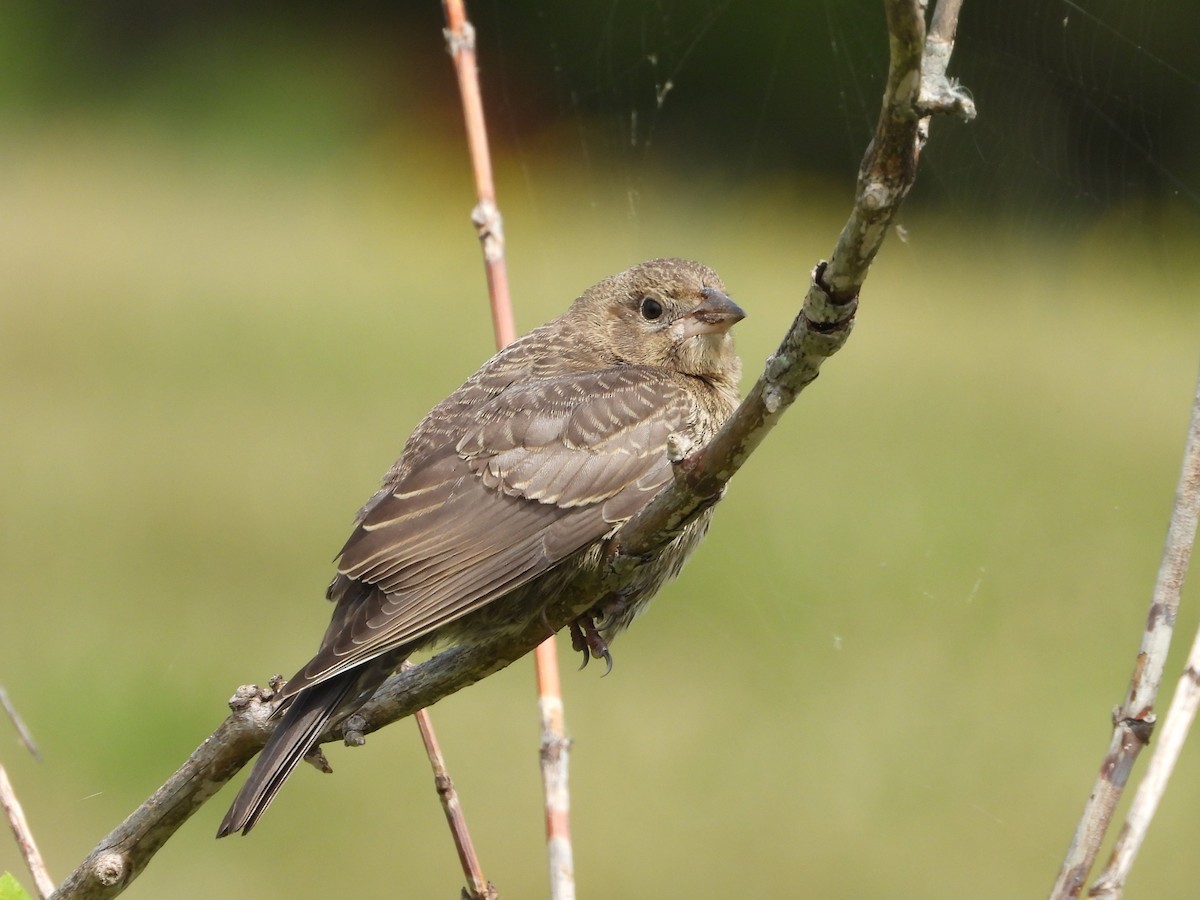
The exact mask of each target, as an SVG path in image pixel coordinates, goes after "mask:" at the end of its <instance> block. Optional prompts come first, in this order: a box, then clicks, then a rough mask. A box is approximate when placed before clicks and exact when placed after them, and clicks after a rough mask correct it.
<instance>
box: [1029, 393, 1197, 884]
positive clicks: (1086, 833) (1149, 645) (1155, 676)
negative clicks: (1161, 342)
mask: <svg viewBox="0 0 1200 900" xmlns="http://www.w3.org/2000/svg"><path fill="white" fill-rule="evenodd" d="M1198 519H1200V382H1197V384H1196V396H1195V399H1194V400H1193V404H1192V420H1191V423H1190V425H1189V427H1188V437H1187V443H1186V444H1185V446H1184V451H1183V464H1182V466H1181V468H1180V472H1179V483H1178V485H1177V487H1176V489H1175V505H1174V507H1173V509H1172V510H1171V523H1170V525H1169V526H1168V528H1167V539H1166V542H1165V544H1164V546H1163V554H1162V560H1161V562H1160V563H1159V567H1158V576H1157V579H1156V580H1155V583H1154V591H1153V593H1152V594H1151V597H1150V611H1149V614H1148V615H1147V617H1146V628H1145V631H1143V632H1142V642H1141V646H1140V647H1139V648H1138V654H1137V657H1136V658H1135V660H1134V663H1133V674H1132V675H1131V676H1130V679H1129V689H1128V691H1127V692H1126V694H1125V699H1124V701H1122V703H1121V705H1120V706H1118V707H1117V708H1116V709H1114V710H1113V715H1112V724H1113V730H1112V736H1111V737H1110V739H1109V744H1108V749H1107V751H1106V752H1105V754H1104V759H1103V761H1102V762H1101V763H1100V772H1099V774H1098V775H1097V776H1096V781H1095V782H1094V784H1093V787H1092V792H1091V794H1090V795H1089V796H1088V800H1087V803H1086V804H1085V805H1084V810H1083V814H1082V815H1081V816H1080V819H1079V824H1078V825H1077V826H1076V827H1075V834H1074V835H1073V836H1072V838H1071V843H1070V845H1069V846H1068V848H1067V854H1066V857H1065V858H1064V859H1063V863H1062V867H1061V868H1060V869H1059V872H1058V878H1057V879H1056V880H1055V882H1054V886H1053V887H1052V888H1051V890H1050V897H1051V900H1066V898H1070V897H1078V896H1079V895H1080V893H1081V892H1082V891H1083V887H1084V883H1085V882H1086V881H1087V877H1088V873H1089V872H1090V871H1091V869H1092V866H1093V865H1094V864H1095V862H1096V856H1097V855H1098V854H1099V852H1100V845H1101V843H1102V842H1103V841H1104V835H1105V833H1106V832H1107V831H1108V826H1109V824H1110V823H1111V822H1112V817H1113V814H1114V813H1115V812H1116V808H1117V803H1118V802H1119V801H1120V799H1121V794H1122V793H1123V792H1124V790H1125V785H1126V784H1127V783H1128V781H1129V774H1130V772H1132V771H1133V765H1134V763H1135V762H1137V758H1138V755H1139V754H1140V753H1141V751H1142V748H1143V747H1145V746H1146V745H1147V744H1149V743H1150V735H1151V734H1152V733H1153V731H1154V726H1155V723H1156V716H1155V713H1154V702H1155V700H1156V699H1157V697H1158V688H1159V685H1160V684H1161V683H1162V677H1163V670H1164V668H1165V667H1166V664H1167V652H1168V651H1169V650H1170V649H1171V636H1172V635H1173V634H1174V631H1175V617H1176V615H1177V614H1178V612H1179V599H1180V592H1181V591H1182V590H1183V581H1184V576H1185V575H1186V574H1187V569H1188V563H1189V561H1190V560H1191V556H1192V548H1193V545H1194V544H1195V542H1196V524H1197V520H1198ZM1196 656H1197V654H1196V652H1195V651H1193V653H1192V656H1191V657H1190V658H1189V661H1188V670H1187V672H1186V673H1185V676H1184V678H1185V683H1186V681H1187V680H1189V679H1194V678H1195V677H1196V672H1195V669H1194V667H1193V660H1194V659H1195V658H1196ZM1188 693H1189V691H1185V690H1181V691H1179V692H1177V697H1176V702H1173V703H1172V708H1173V709H1174V708H1175V707H1176V706H1177V705H1179V704H1182V703H1184V702H1185V700H1186V699H1187V694H1188ZM1193 712H1194V710H1193ZM1187 716H1188V713H1186V711H1182V710H1181V711H1180V712H1178V713H1176V712H1173V713H1172V716H1171V720H1172V724H1171V729H1170V733H1169V740H1168V739H1167V738H1168V736H1167V735H1164V741H1163V746H1160V747H1159V753H1156V754H1155V757H1154V759H1153V760H1151V767H1150V770H1149V771H1147V773H1146V777H1145V779H1144V781H1143V782H1142V786H1141V788H1139V790H1138V793H1137V796H1136V797H1135V798H1134V805H1133V806H1132V807H1131V808H1130V811H1129V819H1128V824H1127V825H1126V828H1125V829H1123V830H1122V833H1121V835H1120V837H1119V838H1118V841H1117V846H1116V847H1115V848H1114V849H1113V858H1112V861H1111V862H1110V864H1109V869H1108V870H1107V871H1106V872H1105V873H1104V874H1102V875H1101V877H1100V879H1099V881H1098V882H1097V884H1096V886H1095V887H1094V888H1093V890H1092V892H1091V895H1092V896H1098V897H1106V898H1112V897H1117V896H1120V892H1121V889H1122V888H1123V887H1124V883H1125V878H1126V877H1127V876H1128V874H1129V867H1130V866H1132V864H1133V856H1134V855H1135V854H1136V852H1137V848H1138V846H1139V845H1140V843H1141V837H1142V835H1143V834H1144V832H1145V830H1146V828H1148V827H1149V824H1150V817H1151V816H1153V814H1154V808H1155V806H1156V805H1157V794H1158V793H1161V791H1162V790H1163V789H1164V788H1165V786H1166V776H1167V775H1169V774H1170V769H1171V766H1172V765H1173V763H1172V762H1171V761H1170V760H1169V758H1168V756H1166V755H1165V754H1164V753H1163V750H1164V746H1165V747H1166V748H1167V752H1168V753H1170V752H1172V751H1173V752H1175V753H1178V749H1179V745H1181V744H1182V742H1183V738H1184V736H1185V735H1186V733H1187V728H1188V725H1189V724H1190V722H1189V721H1188V719H1187ZM1156 792H1157V793H1156ZM1131 827H1132V829H1133V831H1132V832H1131V831H1130V828H1131Z"/></svg>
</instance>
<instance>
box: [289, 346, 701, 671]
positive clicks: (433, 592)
mask: <svg viewBox="0 0 1200 900" xmlns="http://www.w3.org/2000/svg"><path fill="white" fill-rule="evenodd" d="M453 399H454V398H453V397H452V398H451V403H450V404H444V405H443V409H451V408H452V407H453V403H452V401H453ZM693 415H694V407H693V402H692V401H691V399H690V398H689V396H688V394H687V392H686V391H685V390H684V389H683V388H682V387H681V386H680V385H679V384H678V383H677V382H675V381H673V380H671V379H670V378H668V377H667V376H665V375H662V374H659V373H658V372H656V371H655V370H653V369H646V368H642V367H630V366H623V367H615V368H611V369H606V370H602V371H599V372H589V373H581V374H572V375H564V376H557V377H553V378H544V379H539V380H536V381H533V382H530V383H525V384H514V385H510V386H509V387H507V388H506V389H505V390H503V391H502V392H501V393H499V394H498V395H496V396H494V397H492V398H491V399H489V400H488V401H487V402H486V403H484V404H482V405H480V406H478V407H475V408H473V409H471V410H469V415H468V414H466V411H464V412H463V413H460V414H456V415H452V416H451V418H450V422H449V423H448V424H447V425H446V427H445V430H444V431H443V437H444V440H440V441H438V440H434V441H430V440H428V433H426V435H425V436H424V437H425V439H423V440H422V441H421V445H422V451H423V452H422V454H421V458H419V459H415V460H411V461H410V462H411V464H409V465H404V466H403V467H402V469H401V471H402V472H403V474H402V475H401V476H400V478H399V479H398V481H397V482H396V483H395V485H394V486H393V487H392V488H391V490H390V491H387V492H384V493H383V494H382V496H381V497H380V498H379V499H377V500H376V501H374V503H373V505H371V506H370V507H369V508H368V509H367V510H366V511H365V513H364V515H363V518H362V520H361V521H360V522H359V525H358V527H357V528H356V529H355V531H354V533H353V534H352V535H351V537H350V540H349V541H348V542H347V543H346V546H345V547H344V548H343V549H342V552H341V555H340V565H339V567H338V572H339V577H340V579H342V580H343V584H344V585H345V580H349V581H350V582H358V583H359V584H360V585H370V586H373V587H374V588H375V590H362V589H361V588H359V589H357V590H355V591H354V592H353V595H354V596H355V597H357V598H358V599H356V600H354V601H353V604H354V608H352V609H350V608H339V610H338V614H337V616H336V619H337V621H338V626H337V627H336V628H331V629H330V630H329V632H327V634H326V638H325V642H324V644H323V646H322V648H321V650H320V652H319V653H318V654H317V656H316V657H314V659H313V660H312V661H311V662H310V663H309V665H308V666H306V667H305V669H304V670H303V672H302V673H300V676H301V677H300V679H299V680H298V681H297V683H296V686H295V689H296V690H299V689H300V688H302V687H304V686H307V685H308V684H312V683H315V682H318V681H323V680H325V679H326V678H329V677H330V676H332V675H335V674H337V673H338V672H342V671H345V670H346V669H348V668H350V667H352V666H355V665H358V664H360V663H362V662H365V661H366V660H369V659H372V658H374V657H376V656H379V655H380V654H382V653H386V652H388V651H389V650H393V649H396V648H398V647H400V646H402V645H404V644H408V643H411V642H414V641H419V640H420V639H421V638H423V637H425V636H427V635H429V634H430V633H431V632H432V631H434V630H435V629H437V628H439V627H440V626H442V625H445V624H447V623H449V622H452V621H454V620H455V619H458V618H460V617H462V616H464V615H466V614H468V613H470V612H472V611H474V610H476V609H479V608H480V607H481V606H483V605H484V604H486V603H488V602H490V601H492V600H494V599H496V598H497V597H500V596H502V595H503V594H505V593H507V592H508V591H511V590H513V589H515V588H518V587H520V586H522V585H524V584H526V583H528V582H529V581H531V580H532V579H534V578H536V577H537V576H539V575H541V574H542V573H544V572H546V571H548V570H549V569H550V568H552V567H553V566H554V565H556V564H558V563H560V562H562V561H563V560H564V559H566V558H567V557H569V556H571V555H572V554H573V553H575V552H576V551H578V550H580V549H581V548H583V547H586V546H587V545H589V544H591V543H592V542H594V541H596V540H598V539H600V538H602V537H604V536H605V535H606V534H608V533H609V532H611V531H612V530H613V528H614V527H615V526H616V525H618V524H620V523H621V522H624V521H625V520H626V519H628V518H629V517H630V516H632V515H633V514H634V513H636V512H637V511H638V510H639V509H641V507H642V506H643V505H645V503H647V502H648V501H649V500H650V499H651V498H652V497H653V496H654V495H655V494H656V493H657V492H658V491H659V490H660V489H661V488H662V487H663V486H664V485H665V484H666V483H667V482H668V481H669V480H670V478H671V472H670V464H669V463H668V461H667V459H666V455H665V447H666V443H667V437H668V435H670V434H671V433H672V432H676V431H680V430H683V429H686V428H687V427H688V425H689V422H690V421H691V420H692V417H693ZM431 427H433V426H431ZM402 462H403V461H402ZM336 584H337V582H335V585H336ZM345 586H347V587H349V585H345ZM348 596H349V595H348ZM294 680H295V679H294ZM289 687H290V685H289ZM290 692H291V691H289V693H290Z"/></svg>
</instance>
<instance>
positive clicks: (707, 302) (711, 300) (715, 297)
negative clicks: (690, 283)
mask: <svg viewBox="0 0 1200 900" xmlns="http://www.w3.org/2000/svg"><path fill="white" fill-rule="evenodd" d="M700 296H701V297H703V298H704V299H702V300H701V301H700V303H699V305H698V306H697V307H696V308H695V309H693V310H692V311H691V312H690V313H688V314H687V315H686V316H684V317H683V318H682V319H680V320H679V324H680V325H681V326H682V329H681V330H682V332H683V336H684V337H695V336H696V335H698V334H715V333H717V332H725V331H728V330H729V329H730V328H732V327H733V326H734V325H736V324H737V323H738V322H740V321H742V319H744V318H746V313H745V312H743V311H742V308H741V307H740V306H738V305H737V304H736V303H734V302H733V301H732V300H730V299H729V298H728V297H726V296H725V295H724V294H722V293H721V292H720V291H718V290H717V289H716V288H704V289H703V290H702V291H701V292H700Z"/></svg>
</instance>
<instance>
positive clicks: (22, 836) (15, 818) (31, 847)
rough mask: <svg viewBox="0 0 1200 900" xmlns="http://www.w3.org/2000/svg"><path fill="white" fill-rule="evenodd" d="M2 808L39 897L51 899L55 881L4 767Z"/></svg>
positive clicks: (0, 774) (0, 788)
mask: <svg viewBox="0 0 1200 900" xmlns="http://www.w3.org/2000/svg"><path fill="white" fill-rule="evenodd" d="M0 807H3V808H4V814H5V815H6V816H7V817H8V825H9V827H10V828H12V832H13V837H15V838H16V839H17V848H18V849H19V850H20V851H21V856H22V858H23V859H24V860H25V864H26V865H27V866H28V867H29V873H30V874H31V875H32V876H33V883H34V884H35V885H36V886H37V891H38V895H39V896H40V897H43V898H45V897H49V896H50V895H51V894H53V893H54V879H53V878H51V877H50V873H49V871H47V869H46V863H45V861H44V860H43V859H42V854H41V852H40V851H39V850H38V848H37V842H36V841H35V840H34V839H33V831H32V830H31V829H30V827H29V822H28V820H26V818H25V810H24V809H22V808H21V801H20V800H18V799H17V792H16V791H14V790H13V786H12V782H11V781H9V780H8V772H7V771H5V769H4V766H0Z"/></svg>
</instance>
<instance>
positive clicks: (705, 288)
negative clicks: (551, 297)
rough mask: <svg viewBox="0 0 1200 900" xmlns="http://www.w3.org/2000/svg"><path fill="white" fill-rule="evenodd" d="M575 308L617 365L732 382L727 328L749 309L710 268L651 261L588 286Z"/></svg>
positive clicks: (736, 365) (737, 368) (736, 371)
mask: <svg viewBox="0 0 1200 900" xmlns="http://www.w3.org/2000/svg"><path fill="white" fill-rule="evenodd" d="M575 307H576V308H575V309H573V310H572V312H575V313H578V314H581V315H583V316H585V317H586V319H587V320H588V322H589V325H590V326H591V327H593V328H596V329H597V330H599V331H600V333H601V334H602V335H603V339H602V340H603V343H604V345H605V348H606V350H607V351H608V352H610V353H611V354H612V355H613V356H614V357H616V358H617V359H618V360H620V361H621V362H625V363H628V364H630V365H642V366H657V367H661V368H665V369H673V370H675V371H678V372H683V373H684V374H687V375H697V376H700V377H703V378H711V379H715V380H720V381H724V382H727V383H730V384H736V383H737V379H738V376H739V375H740V373H741V362H740V361H739V360H738V357H737V354H736V353H735V352H734V349H733V338H732V337H731V336H730V334H729V329H730V328H732V327H733V326H734V325H735V324H736V323H738V322H740V321H741V320H742V319H744V318H745V317H746V314H745V313H744V312H743V311H742V309H741V307H739V306H738V305H737V304H736V303H734V302H733V301H732V300H730V299H729V297H728V296H726V294H725V285H724V284H722V283H721V279H720V278H719V277H718V276H717V273H716V272H714V271H713V270H712V269H710V268H709V267H708V266H705V265H702V264H700V263H698V262H692V261H691V260H688V259H654V260H650V261H649V262H644V263H641V264H639V265H636V266H634V267H633V268H631V269H627V270H625V271H624V272H621V273H619V274H617V275H614V276H612V277H611V278H606V279H605V280H604V281H602V282H600V283H599V284H597V285H595V286H594V287H591V288H589V289H588V290H587V291H586V292H585V293H584V295H583V296H582V297H580V298H579V300H577V301H576V303H575Z"/></svg>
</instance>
